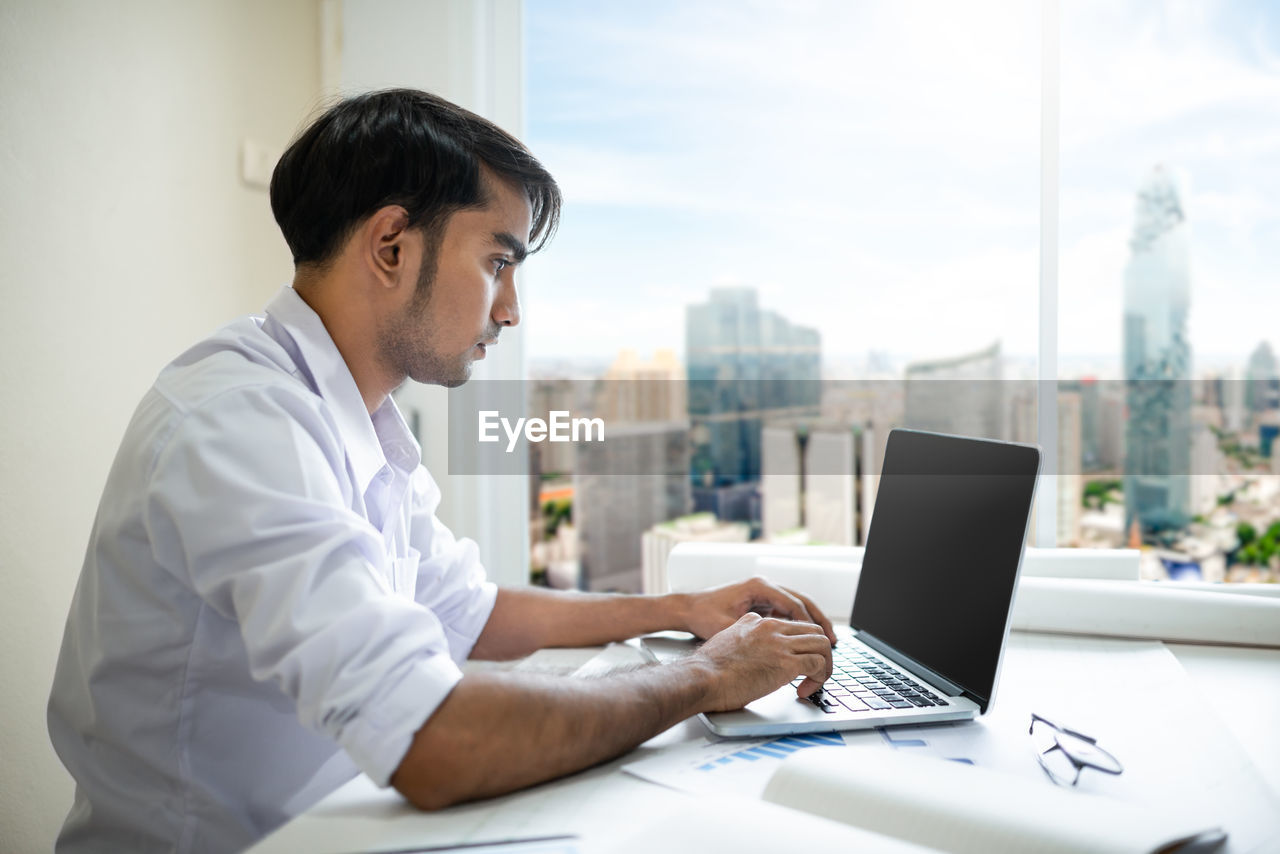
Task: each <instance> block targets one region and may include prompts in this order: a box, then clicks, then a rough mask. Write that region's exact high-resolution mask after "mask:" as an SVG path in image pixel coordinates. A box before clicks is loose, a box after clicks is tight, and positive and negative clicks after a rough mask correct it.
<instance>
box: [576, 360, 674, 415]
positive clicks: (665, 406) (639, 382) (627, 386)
mask: <svg viewBox="0 0 1280 854" xmlns="http://www.w3.org/2000/svg"><path fill="white" fill-rule="evenodd" d="M594 414H595V415H597V416H599V417H600V418H603V419H604V422H605V424H626V423H633V422H640V421H684V420H685V419H686V418H688V415H689V408H688V403H687V399H686V395H685V372H684V366H683V365H681V364H680V361H679V360H678V359H677V358H676V354H675V353H674V352H672V351H671V350H658V351H657V352H656V353H655V354H654V357H653V359H652V360H651V361H643V360H641V359H640V358H639V356H637V355H636V352H635V351H634V350H622V351H620V352H619V353H618V357H617V358H616V359H614V361H613V364H612V365H610V366H609V370H608V371H606V372H605V375H604V377H603V379H602V380H601V382H600V387H599V392H598V393H597V395H596V406H595V410H594Z"/></svg>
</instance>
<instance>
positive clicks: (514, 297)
mask: <svg viewBox="0 0 1280 854" xmlns="http://www.w3.org/2000/svg"><path fill="white" fill-rule="evenodd" d="M503 273H507V274H508V275H503V276H502V286H501V288H499V290H498V296H497V298H496V299H495V300H494V301H493V312H492V317H493V322H494V323H496V324H498V325H499V326H515V325H516V324H518V323H519V322H520V294H518V293H517V292H516V273H515V269H514V268H508V269H507V270H504V271H503Z"/></svg>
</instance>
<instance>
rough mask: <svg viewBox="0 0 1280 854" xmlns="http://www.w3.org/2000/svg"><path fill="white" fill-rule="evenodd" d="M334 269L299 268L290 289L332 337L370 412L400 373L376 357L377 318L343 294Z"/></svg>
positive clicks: (395, 383) (364, 305)
mask: <svg viewBox="0 0 1280 854" xmlns="http://www.w3.org/2000/svg"><path fill="white" fill-rule="evenodd" d="M340 275H341V273H340V271H338V270H337V269H334V270H329V271H326V272H315V271H303V270H299V271H298V272H297V273H296V274H295V275H294V277H293V289H294V290H295V291H297V293H298V296H300V297H302V301H303V302H305V303H306V304H307V305H308V306H310V307H311V310H312V311H314V312H315V313H316V314H317V315H318V316H319V317H320V322H321V323H323V324H324V328H325V331H327V332H328V333H329V337H330V338H332V339H333V343H334V346H336V347H337V348H338V353H339V354H341V355H342V360H343V361H344V362H346V364H347V370H349V371H351V377H352V379H354V380H355V381H356V388H357V389H358V390H359V391H360V397H361V399H362V400H363V401H364V406H365V409H366V410H368V412H369V414H370V415H372V414H373V413H374V411H375V410H377V409H378V407H380V406H382V404H383V403H384V402H385V401H386V399H387V395H389V394H391V392H392V391H393V390H395V388H396V387H397V386H399V385H400V383H402V382H404V377H394V376H391V375H390V374H389V373H388V372H387V370H386V369H385V368H384V367H383V366H382V365H381V364H380V363H379V361H378V359H377V352H378V349H377V343H378V342H377V319H376V318H375V317H374V316H373V313H372V309H371V307H370V306H369V304H368V302H367V301H364V300H352V299H351V298H350V297H349V296H344V291H343V289H342V288H340V287H339V286H338V285H337V283H336V281H335V279H336V278H337V277H338V276H340Z"/></svg>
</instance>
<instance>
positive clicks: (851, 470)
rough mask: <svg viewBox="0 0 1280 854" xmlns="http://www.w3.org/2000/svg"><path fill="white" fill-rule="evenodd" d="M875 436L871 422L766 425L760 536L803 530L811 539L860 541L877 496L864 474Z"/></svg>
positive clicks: (847, 543) (832, 542)
mask: <svg viewBox="0 0 1280 854" xmlns="http://www.w3.org/2000/svg"><path fill="white" fill-rule="evenodd" d="M873 439H874V436H873V434H872V428H871V425H870V424H867V425H862V426H854V425H852V424H847V423H841V422H838V421H828V420H820V419H815V420H812V421H811V420H808V419H804V420H794V419H791V420H781V421H771V422H770V423H769V424H767V425H766V426H765V428H764V442H763V444H764V455H763V460H762V463H761V464H762V466H763V472H762V475H761V481H760V492H761V501H762V507H763V512H762V517H763V518H762V520H761V522H762V533H763V535H764V536H765V537H770V538H772V537H777V536H779V535H784V534H786V533H788V532H792V531H796V530H798V529H803V530H804V531H805V532H806V533H807V536H808V539H809V541H811V542H815V543H825V544H829V545H841V546H856V545H863V544H864V543H865V542H866V530H867V524H868V522H869V521H870V515H871V502H872V501H873V499H874V495H875V493H874V488H873V487H872V486H871V484H870V482H869V480H870V479H869V472H868V463H869V460H870V458H871V456H872V455H873V454H874V444H875V443H874V441H873Z"/></svg>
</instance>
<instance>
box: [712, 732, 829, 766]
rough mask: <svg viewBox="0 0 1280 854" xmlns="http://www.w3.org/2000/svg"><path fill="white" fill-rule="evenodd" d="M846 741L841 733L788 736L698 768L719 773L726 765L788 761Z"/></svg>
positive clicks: (731, 754)
mask: <svg viewBox="0 0 1280 854" xmlns="http://www.w3.org/2000/svg"><path fill="white" fill-rule="evenodd" d="M843 746H844V739H843V738H841V737H840V734H839V733H834V732H833V733H817V734H814V735H788V736H785V737H784V738H777V739H774V740H773V741H768V742H765V743H764V744H757V745H755V746H754V747H748V748H745V749H743V750H739V751H737V752H736V753H730V754H728V755H727V756H721V757H720V758H719V759H716V760H715V761H713V762H704V763H703V764H701V765H698V766H696V769H697V770H698V771H719V770H721V769H722V768H724V767H725V766H726V765H734V764H740V763H743V762H759V761H760V760H761V759H786V758H787V756H788V755H790V754H792V753H795V752H796V751H797V750H804V749H805V748H807V747H843Z"/></svg>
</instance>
